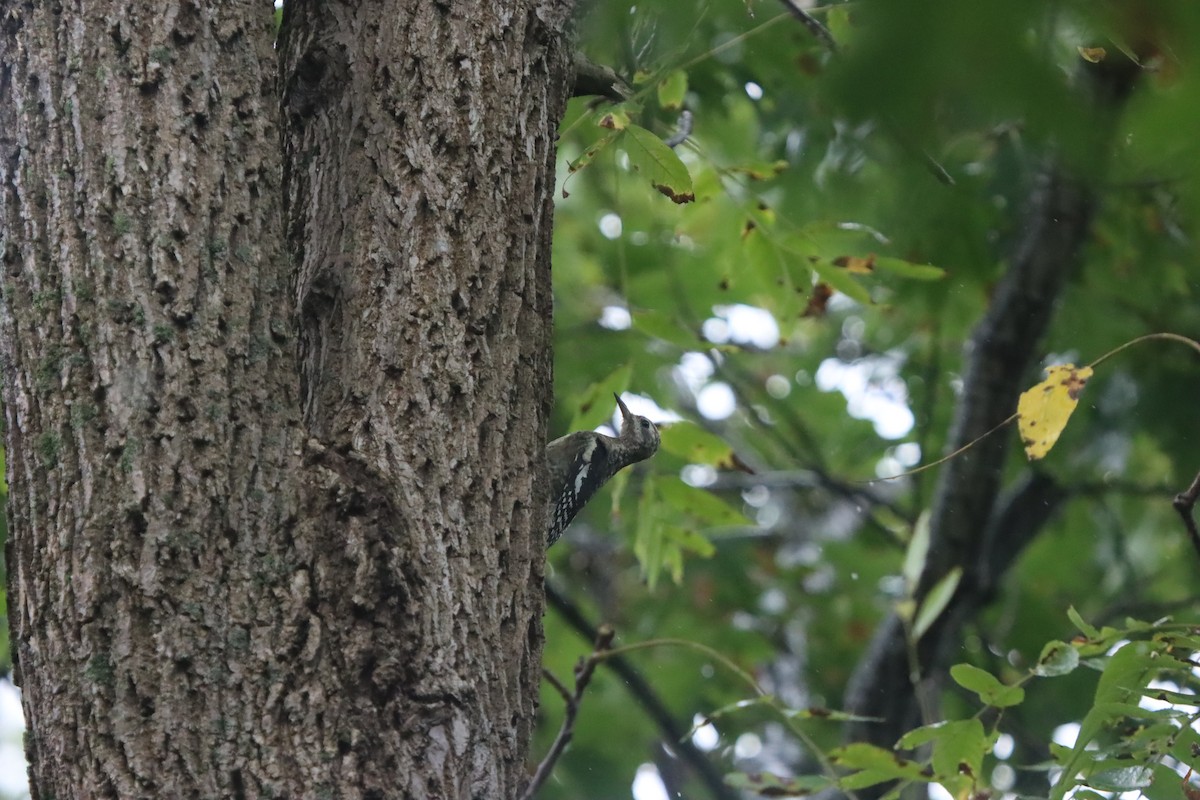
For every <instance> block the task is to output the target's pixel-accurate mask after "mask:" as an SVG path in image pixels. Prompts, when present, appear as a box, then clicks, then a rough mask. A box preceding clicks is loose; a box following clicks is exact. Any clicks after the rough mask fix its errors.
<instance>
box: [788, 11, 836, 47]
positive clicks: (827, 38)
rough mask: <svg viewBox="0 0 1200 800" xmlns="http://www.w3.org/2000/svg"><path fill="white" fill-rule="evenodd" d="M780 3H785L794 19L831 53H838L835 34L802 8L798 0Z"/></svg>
mask: <svg viewBox="0 0 1200 800" xmlns="http://www.w3.org/2000/svg"><path fill="white" fill-rule="evenodd" d="M780 2H782V3H783V6H784V8H786V9H787V10H788V11H790V12H791V14H792V16H793V17H795V18H796V19H798V20H800V24H801V25H803V26H804V27H805V28H808V32H809V33H811V34H812V35H813V36H814V37H815V38H817V39H819V40H820V41H821V44H823V45H825V46H826V47H828V48H829V51H830V52H831V53H836V52H837V49H838V45H837V42H836V41H834V38H833V34H832V33H830V32H829V28H826V27H825V26H824V25H823V24H821V21H820V20H819V19H817V18H816V17H814V16H813V15H812V14H810V13H808V12H807V11H805V10H804V9H803V8H801V7H800V4H799V3H798V2H796V0H780Z"/></svg>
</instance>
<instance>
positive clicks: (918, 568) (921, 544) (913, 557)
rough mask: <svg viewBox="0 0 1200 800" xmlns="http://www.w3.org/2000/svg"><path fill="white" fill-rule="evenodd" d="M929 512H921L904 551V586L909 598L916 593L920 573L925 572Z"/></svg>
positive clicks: (927, 551) (927, 553) (927, 552)
mask: <svg viewBox="0 0 1200 800" xmlns="http://www.w3.org/2000/svg"><path fill="white" fill-rule="evenodd" d="M929 536H930V533H929V511H927V510H926V511H922V512H921V515H920V516H919V517H917V522H916V524H915V525H913V531H912V538H910V539H909V540H908V547H907V548H906V549H905V551H904V568H903V571H902V572H903V575H904V586H905V590H906V593H907V594H908V595H909V596H910V597H911V596H912V595H914V594H916V593H917V584H919V583H920V582H921V573H922V572H924V571H925V559H926V558H927V557H928V555H929Z"/></svg>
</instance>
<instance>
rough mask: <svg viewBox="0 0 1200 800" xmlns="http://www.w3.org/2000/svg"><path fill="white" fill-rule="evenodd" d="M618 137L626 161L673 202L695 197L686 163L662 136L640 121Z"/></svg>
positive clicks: (687, 200) (630, 125) (690, 200)
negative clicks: (652, 131) (627, 159)
mask: <svg viewBox="0 0 1200 800" xmlns="http://www.w3.org/2000/svg"><path fill="white" fill-rule="evenodd" d="M621 141H622V144H623V146H624V147H625V152H626V153H628V154H629V163H630V164H632V165H633V168H634V169H636V170H637V171H638V172H640V173H642V175H644V176H646V178H648V179H649V181H650V184H651V185H652V186H653V187H654V188H655V189H657V190H658V191H660V192H662V193H663V194H665V195H666V196H667V197H669V198H671V201H672V202H675V203H690V202H692V201H693V200H695V199H696V194H695V191H694V189H693V187H692V176H691V175H689V174H688V171H687V167H685V166H684V165H683V162H682V161H680V160H679V156H677V155H675V151H674V150H672V149H671V148H669V147H667V145H666V143H665V142H663V140H662V139H660V138H658V137H657V136H655V135H654V134H653V133H651V132H650V131H648V130H646V129H645V128H643V127H641V126H640V125H634V124H633V123H630V124H629V126H628V127H627V128H625V134H624V136H623V137H622V139H621Z"/></svg>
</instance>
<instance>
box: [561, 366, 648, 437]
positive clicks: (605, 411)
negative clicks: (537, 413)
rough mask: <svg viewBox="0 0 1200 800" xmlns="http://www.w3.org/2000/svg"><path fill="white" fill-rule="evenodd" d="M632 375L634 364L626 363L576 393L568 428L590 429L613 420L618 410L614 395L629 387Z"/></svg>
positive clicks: (574, 429)
mask: <svg viewBox="0 0 1200 800" xmlns="http://www.w3.org/2000/svg"><path fill="white" fill-rule="evenodd" d="M632 377H633V365H632V364H625V365H623V366H620V367H617V368H616V369H615V370H613V371H612V372H610V373H609V374H608V375H607V376H606V377H604V378H601V379H600V380H598V381H596V382H595V383H593V384H592V385H591V386H589V387H588V388H586V389H584V390H583V391H582V392H580V393H579V394H577V395H575V396H574V397H573V398H572V400H571V404H570V407H571V408H572V409H573V410H574V414H573V415H572V416H571V424H570V425H568V426H567V430H569V431H590V430H593V429H595V428H596V427H597V426H599V425H601V424H604V423H610V422H612V420H613V415H614V414H615V413H616V410H617V403H616V401H615V400H613V395H614V394H620V393H621V392H623V391H625V390H626V389H628V388H629V381H630V379H631V378H632Z"/></svg>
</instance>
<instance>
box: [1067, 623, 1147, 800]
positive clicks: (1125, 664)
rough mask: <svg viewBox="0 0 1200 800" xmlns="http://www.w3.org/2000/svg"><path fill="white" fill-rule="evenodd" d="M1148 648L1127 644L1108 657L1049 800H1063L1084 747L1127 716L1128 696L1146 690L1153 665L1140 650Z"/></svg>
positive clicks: (1072, 782) (1069, 787)
mask: <svg viewBox="0 0 1200 800" xmlns="http://www.w3.org/2000/svg"><path fill="white" fill-rule="evenodd" d="M1147 646H1148V645H1147V643H1145V642H1130V643H1128V644H1126V645H1125V646H1123V647H1122V648H1121V649H1120V650H1118V651H1116V652H1115V653H1113V654H1112V655H1111V656H1110V657H1109V659H1108V663H1107V664H1106V665H1105V667H1104V671H1103V672H1102V673H1100V680H1099V681H1098V682H1097V684H1096V694H1095V697H1094V698H1093V701H1092V707H1091V709H1089V710H1088V713H1087V714H1085V715H1084V717H1083V721H1082V722H1080V724H1079V734H1078V735H1077V736H1076V737H1075V746H1074V747H1072V748H1071V751H1070V753H1069V754H1068V755H1067V756H1066V758H1065V759H1064V760H1063V769H1062V772H1061V773H1060V774H1059V777H1058V780H1057V781H1055V783H1054V785H1053V786H1052V787H1050V797H1051V800H1062V799H1063V798H1064V797H1065V796H1066V794H1067V791H1068V790H1069V789H1071V788H1072V787H1073V786H1074V785H1075V776H1076V774H1077V773H1078V772H1079V765H1080V763H1081V762H1082V761H1083V759H1084V755H1085V752H1086V749H1087V746H1088V745H1089V744H1091V742H1092V740H1093V739H1095V738H1096V736H1097V734H1099V733H1100V731H1101V730H1103V728H1104V727H1105V726H1106V725H1108V724H1109V723H1110V722H1112V721H1113V720H1115V719H1119V718H1121V717H1123V716H1126V714H1127V712H1128V711H1129V710H1130V704H1129V703H1127V702H1125V701H1126V700H1127V698H1128V697H1129V695H1130V694H1132V693H1140V692H1141V690H1142V689H1143V688H1144V687H1145V685H1146V680H1147V676H1148V675H1150V674H1152V673H1153V670H1154V668H1155V664H1156V659H1155V658H1154V657H1153V656H1152V655H1151V651H1148V650H1145V649H1143V648H1146V647H1147Z"/></svg>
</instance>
